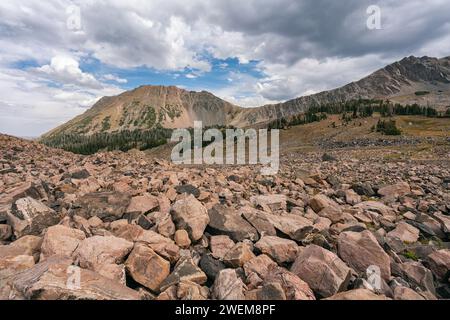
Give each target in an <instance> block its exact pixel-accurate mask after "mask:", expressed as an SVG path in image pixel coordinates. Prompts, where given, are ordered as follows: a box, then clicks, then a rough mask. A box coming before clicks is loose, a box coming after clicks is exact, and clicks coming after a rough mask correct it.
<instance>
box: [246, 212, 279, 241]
mask: <svg viewBox="0 0 450 320" xmlns="http://www.w3.org/2000/svg"><path fill="white" fill-rule="evenodd" d="M240 212H241V214H242V217H244V219H245V220H247V221H248V222H249V223H250V224H251V225H252V226H253V227H254V228H255V229H256V230H257V231H258V234H259V236H260V237H262V236H264V235H266V236H275V235H276V234H277V231H276V230H275V227H274V226H273V224H272V223H271V222H270V221H269V219H267V217H266V214H265V213H264V212H263V211H260V210H258V209H255V208H252V207H249V206H246V207H243V208H241V209H240Z"/></svg>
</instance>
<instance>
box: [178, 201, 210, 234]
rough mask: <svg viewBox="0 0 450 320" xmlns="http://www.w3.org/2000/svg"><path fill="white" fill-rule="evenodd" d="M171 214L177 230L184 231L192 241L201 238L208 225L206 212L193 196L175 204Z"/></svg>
mask: <svg viewBox="0 0 450 320" xmlns="http://www.w3.org/2000/svg"><path fill="white" fill-rule="evenodd" d="M171 213H172V218H173V221H174V222H175V225H176V226H177V228H178V229H185V230H186V231H187V232H188V233H189V236H190V238H191V240H192V241H197V240H199V239H200V238H201V237H202V236H203V232H204V231H205V229H206V226H207V225H208V223H209V216H208V210H207V209H206V208H205V207H204V206H203V205H202V203H201V202H200V201H198V200H197V199H196V198H195V197H194V196H193V195H189V196H187V197H185V198H184V199H180V200H178V201H177V202H175V204H174V205H173V206H172V211H171Z"/></svg>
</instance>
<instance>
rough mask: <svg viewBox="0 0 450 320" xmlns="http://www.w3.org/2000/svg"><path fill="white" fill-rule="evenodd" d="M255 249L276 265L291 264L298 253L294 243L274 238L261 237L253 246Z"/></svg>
mask: <svg viewBox="0 0 450 320" xmlns="http://www.w3.org/2000/svg"><path fill="white" fill-rule="evenodd" d="M255 248H257V249H258V250H259V251H261V253H263V254H267V255H268V256H269V257H271V258H272V259H274V260H275V261H276V262H278V263H288V262H293V261H294V260H295V258H296V256H297V252H298V245H297V243H296V242H295V241H292V240H289V239H283V238H279V237H274V236H265V237H263V238H262V239H261V240H259V241H258V242H257V243H256V244H255Z"/></svg>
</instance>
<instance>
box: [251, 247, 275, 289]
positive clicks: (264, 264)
mask: <svg viewBox="0 0 450 320" xmlns="http://www.w3.org/2000/svg"><path fill="white" fill-rule="evenodd" d="M270 266H277V264H276V262H275V261H273V260H272V259H271V258H270V257H269V256H268V255H266V254H261V255H259V256H257V257H254V258H253V259H251V260H249V261H247V262H246V263H244V272H245V276H246V277H247V280H248V282H251V283H252V284H253V285H254V286H255V287H258V286H259V285H260V284H261V283H262V281H263V280H264V279H265V278H266V276H267V274H268V273H269V267H270Z"/></svg>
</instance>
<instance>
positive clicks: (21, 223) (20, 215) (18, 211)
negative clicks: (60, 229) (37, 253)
mask: <svg viewBox="0 0 450 320" xmlns="http://www.w3.org/2000/svg"><path fill="white" fill-rule="evenodd" d="M7 218H8V223H9V224H10V225H11V227H12V228H13V230H14V235H15V236H16V238H20V237H23V236H25V235H35V236H37V235H40V234H41V232H42V231H43V230H44V229H45V228H48V227H51V226H54V225H56V224H58V223H59V221H60V220H61V217H60V216H59V215H58V214H57V213H56V212H55V211H54V210H53V209H51V208H49V207H47V206H46V205H45V204H43V203H42V202H39V201H37V200H35V199H33V198H30V197H26V198H22V199H19V200H17V201H16V202H14V204H13V205H12V207H11V210H10V211H9V212H8V215H7Z"/></svg>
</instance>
